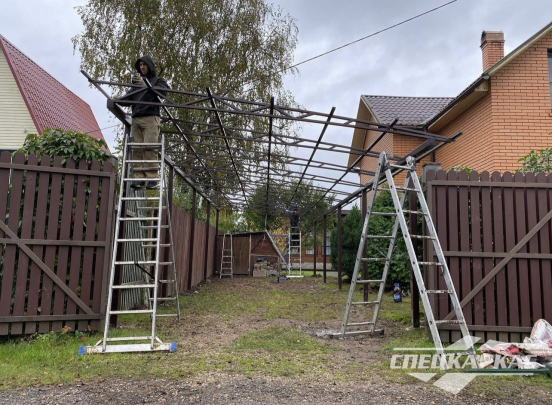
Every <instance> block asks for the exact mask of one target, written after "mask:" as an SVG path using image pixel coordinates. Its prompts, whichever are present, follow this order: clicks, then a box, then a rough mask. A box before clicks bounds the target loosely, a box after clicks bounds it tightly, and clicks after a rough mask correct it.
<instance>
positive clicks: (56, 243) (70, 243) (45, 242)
mask: <svg viewBox="0 0 552 405" xmlns="http://www.w3.org/2000/svg"><path fill="white" fill-rule="evenodd" d="M44 173H45V172H44ZM41 174H42V173H41ZM46 174H47V173H46ZM46 198H48V197H46ZM41 205H44V204H41ZM18 243H24V244H25V245H33V246H81V247H100V246H105V243H104V242H94V241H92V242H88V241H84V240H62V239H59V240H48V239H25V238H21V239H19V242H14V241H13V239H9V238H0V244H5V245H16V244H18Z"/></svg>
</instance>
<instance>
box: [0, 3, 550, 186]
mask: <svg viewBox="0 0 552 405" xmlns="http://www.w3.org/2000/svg"><path fill="white" fill-rule="evenodd" d="M446 2H447V0H303V1H302V0H277V1H274V3H275V4H277V5H280V6H281V7H282V8H283V10H284V11H287V12H289V13H290V14H291V15H292V16H293V17H295V18H296V22H297V26H298V27H299V43H298V47H297V50H296V53H295V61H296V62H300V61H303V60H305V59H308V58H310V57H312V56H315V55H317V54H320V53H322V52H325V51H328V50H330V49H333V48H336V47H338V46H341V45H343V44H345V43H348V42H351V41H354V40H356V39H359V38H362V37H364V36H367V35H369V34H371V33H373V32H376V31H378V30H381V29H383V28H386V27H388V26H390V25H393V24H396V23H398V22H401V21H403V20H405V19H408V18H411V17H413V16H415V15H417V14H420V13H422V12H425V11H427V10H429V9H432V8H434V7H437V6H439V5H441V4H444V3H446ZM85 3H86V1H84V0H27V1H13V0H0V5H1V8H0V9H1V10H2V12H1V13H0V34H2V35H3V36H4V37H6V38H7V39H8V40H9V41H10V42H12V43H13V44H14V45H15V46H16V47H18V48H19V49H20V50H21V51H22V52H24V53H25V54H26V55H27V56H28V57H30V58H31V59H32V60H34V61H35V62H36V63H38V64H39V65H40V66H41V67H42V68H44V69H45V70H46V71H48V72H49V73H50V74H51V75H52V76H54V77H55V78H56V79H57V80H59V81H60V82H61V83H62V84H64V85H65V86H66V87H67V88H69V89H70V90H72V91H73V92H74V93H76V94H77V95H78V96H79V97H81V98H82V99H83V100H85V101H86V102H87V103H88V104H90V106H91V107H92V110H93V112H94V114H95V116H96V119H97V121H98V123H99V125H100V128H105V127H109V126H112V125H114V124H116V122H117V121H115V119H114V118H112V117H111V116H110V113H109V112H108V110H107V109H106V107H105V98H104V97H103V96H102V95H101V94H100V93H99V92H98V91H97V90H95V89H91V88H89V87H88V84H87V81H86V79H85V78H84V77H83V76H82V75H81V74H80V72H79V64H80V56H79V54H78V53H77V54H73V45H72V43H71V37H73V36H75V35H77V34H79V33H80V32H81V31H82V24H81V21H80V18H79V16H78V15H77V12H76V10H75V6H78V5H83V4H85ZM550 21H552V8H551V0H524V1H519V0H458V1H456V2H455V3H453V4H450V5H448V6H446V7H444V8H442V9H440V10H437V11H435V12H433V13H431V14H429V15H426V16H423V17H421V18H419V19H416V20H414V21H411V22H408V23H406V24H404V25H401V26H399V27H397V28H394V29H392V30H390V31H387V32H384V33H382V34H379V35H376V36H374V37H372V38H369V39H366V40H364V41H361V42H359V43H356V44H354V45H351V46H349V47H347V48H345V49H342V50H339V51H337V52H334V53H332V54H330V55H327V56H324V57H322V58H319V59H316V60H314V61H312V62H308V63H306V64H304V65H301V66H300V68H299V69H300V73H299V75H296V76H294V77H290V78H289V79H288V80H286V86H287V88H288V89H289V90H291V91H292V92H293V94H294V96H295V99H296V101H297V102H299V103H300V104H301V105H303V107H305V108H306V109H309V110H315V111H321V112H329V111H330V109H331V107H333V106H335V107H336V108H337V109H336V112H335V114H337V115H342V116H349V117H356V113H357V109H358V103H359V98H360V95H361V94H372V95H396V96H449V97H454V96H456V95H458V94H459V93H460V92H461V91H462V90H463V89H464V88H465V87H466V86H467V85H468V84H470V83H471V82H472V81H473V80H475V79H476V78H477V76H478V75H480V74H481V71H482V63H481V49H480V48H479V45H480V37H481V32H482V31H483V30H501V31H503V32H504V35H505V39H506V43H505V51H506V53H508V52H510V51H511V50H513V49H514V48H515V47H517V46H518V45H520V44H521V43H522V42H523V41H525V40H526V39H528V38H529V37H530V36H531V35H533V34H534V33H535V32H536V31H538V30H539V29H541V28H542V27H543V26H545V25H546V24H548V23H549V22H550ZM265 101H267V100H265ZM103 134H104V136H105V138H106V140H107V142H108V144H109V145H110V147H111V148H112V149H113V137H114V132H113V130H112V129H106V130H104V131H103ZM317 135H318V134H317ZM317 135H316V136H317ZM351 136H352V133H351V134H350V133H343V131H339V130H331V131H328V133H327V134H326V135H325V140H326V141H328V142H335V143H344V144H347V145H350V142H351ZM346 161H347V157H346V156H343V161H342V162H336V163H341V164H344V165H345V164H346ZM351 176H352V175H351ZM351 180H357V177H351Z"/></svg>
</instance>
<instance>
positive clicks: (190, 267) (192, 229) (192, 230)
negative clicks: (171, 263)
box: [187, 188, 197, 291]
mask: <svg viewBox="0 0 552 405" xmlns="http://www.w3.org/2000/svg"><path fill="white" fill-rule="evenodd" d="M196 198H197V191H196V189H195V188H194V189H193V192H192V216H191V218H190V219H191V221H190V232H189V233H188V246H189V251H188V288H187V289H188V291H190V290H191V289H192V273H193V262H194V233H195V221H196V205H197V202H196Z"/></svg>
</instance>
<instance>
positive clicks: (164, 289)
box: [159, 165, 177, 297]
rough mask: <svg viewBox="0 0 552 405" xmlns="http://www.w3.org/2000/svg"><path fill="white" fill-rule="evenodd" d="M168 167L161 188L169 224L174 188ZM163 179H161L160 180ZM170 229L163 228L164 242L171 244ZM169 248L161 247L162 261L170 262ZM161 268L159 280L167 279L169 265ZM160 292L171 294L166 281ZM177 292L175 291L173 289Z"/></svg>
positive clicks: (171, 174) (170, 170) (164, 294)
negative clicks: (166, 202) (166, 176)
mask: <svg viewBox="0 0 552 405" xmlns="http://www.w3.org/2000/svg"><path fill="white" fill-rule="evenodd" d="M167 166H168V167H169V181H168V184H165V185H164V187H163V188H166V193H167V200H168V201H169V203H168V205H167V212H166V213H165V215H166V218H167V225H171V224H169V222H168V221H169V219H170V218H172V215H168V213H169V212H170V213H171V214H172V211H171V210H172V206H173V188H174V166H171V165H167ZM163 175H164V173H161V176H160V177H163ZM161 181H163V180H161ZM170 232H171V231H170V229H169V228H167V229H165V236H164V238H165V242H164V243H168V241H169V240H170V241H171V244H173V241H172V240H171V233H170ZM170 249H171V248H169V247H164V248H162V250H161V251H162V252H163V259H162V260H163V261H164V262H170V261H172V259H171V258H170ZM172 249H174V246H173V247H172ZM173 266H176V263H173ZM160 269H161V271H160V272H161V274H160V276H159V278H160V279H161V280H168V279H169V271H170V267H169V266H163V267H161V268H160ZM160 287H161V294H159V296H160V297H168V296H169V295H171V293H170V292H169V290H170V288H171V287H170V286H169V285H168V284H167V283H162V284H161V286H160ZM172 288H173V289H174V288H175V285H173V286H172ZM175 292H177V291H175Z"/></svg>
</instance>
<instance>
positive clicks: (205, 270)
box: [203, 201, 211, 282]
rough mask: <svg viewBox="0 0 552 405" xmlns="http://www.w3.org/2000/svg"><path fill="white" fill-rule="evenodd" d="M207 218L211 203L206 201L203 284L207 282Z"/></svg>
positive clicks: (209, 215) (209, 214)
mask: <svg viewBox="0 0 552 405" xmlns="http://www.w3.org/2000/svg"><path fill="white" fill-rule="evenodd" d="M209 218H211V203H210V202H209V201H207V218H206V220H205V222H206V224H207V229H206V230H205V256H204V259H203V261H204V263H203V282H206V281H207V261H208V260H209Z"/></svg>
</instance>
